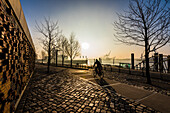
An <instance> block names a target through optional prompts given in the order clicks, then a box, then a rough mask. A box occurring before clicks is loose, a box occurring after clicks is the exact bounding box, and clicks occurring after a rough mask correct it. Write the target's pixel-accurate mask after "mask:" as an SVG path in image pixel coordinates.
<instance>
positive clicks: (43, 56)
mask: <svg viewBox="0 0 170 113" xmlns="http://www.w3.org/2000/svg"><path fill="white" fill-rule="evenodd" d="M45 55H46V54H45V51H43V50H42V51H41V58H42V63H43V60H44V59H45Z"/></svg>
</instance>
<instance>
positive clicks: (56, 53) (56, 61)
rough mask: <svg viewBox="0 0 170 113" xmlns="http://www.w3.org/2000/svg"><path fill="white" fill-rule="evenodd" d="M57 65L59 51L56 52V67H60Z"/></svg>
mask: <svg viewBox="0 0 170 113" xmlns="http://www.w3.org/2000/svg"><path fill="white" fill-rule="evenodd" d="M57 63H58V50H56V67H57V66H58V65H57Z"/></svg>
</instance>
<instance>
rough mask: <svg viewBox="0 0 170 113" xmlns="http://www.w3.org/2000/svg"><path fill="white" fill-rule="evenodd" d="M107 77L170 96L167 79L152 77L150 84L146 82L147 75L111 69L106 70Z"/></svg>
mask: <svg viewBox="0 0 170 113" xmlns="http://www.w3.org/2000/svg"><path fill="white" fill-rule="evenodd" d="M105 77H107V78H109V79H114V80H116V81H119V82H122V83H126V84H128V85H133V86H137V87H141V88H143V89H145V90H150V91H154V92H157V93H161V94H164V95H168V96H170V82H167V81H163V80H160V79H151V81H152V85H149V84H146V81H147V79H146V77H142V76H137V75H130V74H125V73H118V72H109V71H105Z"/></svg>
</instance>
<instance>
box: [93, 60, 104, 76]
mask: <svg viewBox="0 0 170 113" xmlns="http://www.w3.org/2000/svg"><path fill="white" fill-rule="evenodd" d="M95 65H97V66H95ZM93 67H95V72H96V74H98V75H99V76H100V75H101V71H102V65H101V63H100V62H99V61H98V60H97V59H96V62H95V63H94V66H93Z"/></svg>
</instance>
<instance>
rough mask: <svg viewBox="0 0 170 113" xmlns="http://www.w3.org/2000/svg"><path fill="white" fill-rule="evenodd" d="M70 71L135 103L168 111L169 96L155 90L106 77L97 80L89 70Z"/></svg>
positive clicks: (169, 111)
mask: <svg viewBox="0 0 170 113" xmlns="http://www.w3.org/2000/svg"><path fill="white" fill-rule="evenodd" d="M72 73H74V74H75V75H77V76H79V77H82V78H84V79H86V80H89V81H91V82H93V83H95V84H98V85H100V86H101V87H103V88H104V89H105V88H110V89H111V88H112V89H113V90H115V92H117V93H118V94H121V95H122V96H124V97H126V98H129V99H132V100H134V101H135V102H137V103H141V104H143V105H145V106H148V107H151V108H153V109H155V110H157V111H160V112H163V113H170V97H169V96H166V95H162V94H159V93H156V92H151V91H148V90H145V89H143V88H140V87H135V86H132V85H127V84H124V83H120V82H118V81H115V80H110V79H108V78H104V79H103V80H99V79H98V78H94V77H93V76H92V74H91V72H90V71H82V70H79V71H78V70H72Z"/></svg>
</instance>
